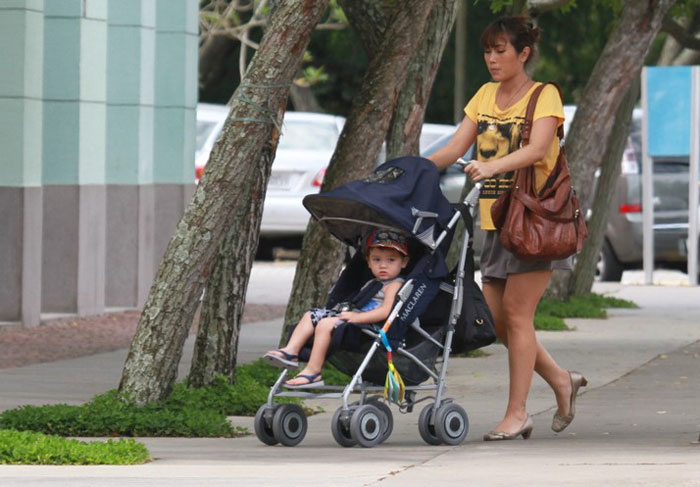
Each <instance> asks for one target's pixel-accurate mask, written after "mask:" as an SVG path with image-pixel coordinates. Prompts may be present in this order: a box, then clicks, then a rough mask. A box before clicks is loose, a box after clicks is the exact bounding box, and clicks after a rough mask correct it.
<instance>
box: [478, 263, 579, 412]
mask: <svg viewBox="0 0 700 487" xmlns="http://www.w3.org/2000/svg"><path fill="white" fill-rule="evenodd" d="M515 275H517V274H512V276H515ZM526 275H527V274H526ZM545 288H546V284H545ZM505 289H506V280H505V279H492V280H490V281H488V282H484V283H483V291H484V298H485V299H486V303H487V304H488V306H489V309H490V310H491V314H492V316H493V319H494V324H495V326H496V335H498V338H499V340H501V342H502V343H503V345H505V346H506V347H508V332H507V326H506V322H505V317H504V311H503V294H504V292H505ZM542 292H544V291H542ZM537 302H539V299H538V300H537ZM536 307H537V304H535V308H536ZM532 319H533V320H534V312H533V314H532ZM533 328H534V325H533ZM535 340H536V346H537V355H536V359H535V372H537V373H538V374H539V375H540V376H541V377H542V378H543V379H544V380H545V382H547V384H549V386H550V387H551V388H552V390H553V391H554V395H555V398H556V401H557V412H558V413H559V414H560V415H562V416H564V415H567V414H569V407H570V399H571V380H570V378H569V372H568V371H567V370H565V369H563V368H561V367H560V366H559V365H558V364H557V363H556V362H555V361H554V359H553V358H552V356H551V355H550V354H549V352H547V350H546V349H545V348H544V347H543V346H542V344H541V343H540V342H539V341H537V338H536V337H535Z"/></svg>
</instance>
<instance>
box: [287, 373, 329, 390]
mask: <svg viewBox="0 0 700 487" xmlns="http://www.w3.org/2000/svg"><path fill="white" fill-rule="evenodd" d="M297 377H301V378H303V379H306V380H307V381H308V382H306V383H305V384H288V383H287V382H289V381H287V382H285V383H284V387H286V388H287V389H309V388H312V387H320V386H322V385H324V383H323V379H322V378H321V373H320V372H319V373H318V374H298V375H297V376H296V377H294V378H293V379H296V378H297ZM293 379H290V380H293ZM316 379H318V380H316Z"/></svg>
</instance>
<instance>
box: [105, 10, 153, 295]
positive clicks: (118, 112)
mask: <svg viewBox="0 0 700 487" xmlns="http://www.w3.org/2000/svg"><path fill="white" fill-rule="evenodd" d="M155 15H156V0H123V1H120V2H114V1H111V2H110V3H109V20H108V35H107V39H108V40H107V146H106V151H107V159H106V168H107V169H106V174H107V229H106V231H107V245H106V283H105V300H106V301H105V304H106V306H107V307H110V308H114V307H116V308H134V307H140V306H142V305H143V303H144V301H145V299H146V296H147V295H148V290H149V288H150V285H151V281H152V280H153V266H154V264H153V250H154V249H153V221H154V206H153V204H154V203H153V91H154V59H155Z"/></svg>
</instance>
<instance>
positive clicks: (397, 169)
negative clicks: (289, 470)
mask: <svg viewBox="0 0 700 487" xmlns="http://www.w3.org/2000/svg"><path fill="white" fill-rule="evenodd" d="M478 191H479V186H477V187H475V188H474V189H473V190H472V191H471V192H470V193H469V195H467V197H466V198H465V200H464V202H462V203H460V204H459V205H457V208H456V209H454V208H453V207H452V205H451V204H450V203H449V202H448V201H447V200H446V199H445V197H444V196H443V195H442V192H441V191H440V188H439V172H438V170H437V168H436V167H435V165H434V164H433V163H432V162H431V161H429V160H427V159H423V158H416V157H402V158H399V159H394V160H392V161H389V162H386V163H384V164H382V165H381V166H379V167H378V168H377V169H376V170H375V171H374V172H373V173H372V174H371V175H370V176H369V177H367V178H365V179H362V180H357V181H352V182H350V183H347V184H345V185H343V186H340V187H338V188H336V189H335V190H333V191H329V192H327V193H321V194H316V195H309V196H307V197H306V198H304V206H305V207H306V208H307V210H308V211H309V212H310V213H311V215H312V216H313V217H314V218H316V219H317V220H318V221H319V222H321V223H322V224H324V225H325V226H326V228H327V229H328V230H329V231H330V232H331V234H332V235H334V236H335V237H337V238H338V239H340V240H341V241H343V242H345V243H346V244H348V245H350V246H352V247H354V248H355V249H361V248H362V244H363V239H364V237H365V236H366V235H367V234H368V233H369V232H370V231H371V230H372V229H373V228H376V227H382V228H389V229H393V230H396V231H399V232H402V233H404V234H407V235H409V236H410V237H411V238H409V255H410V261H409V265H408V267H407V269H406V270H405V272H404V277H405V278H406V281H405V282H404V284H403V286H402V287H401V289H400V290H399V292H398V294H397V297H396V301H395V303H394V306H393V308H392V311H391V314H390V316H389V318H388V322H390V323H391V324H390V327H389V328H388V331H387V333H386V338H387V339H388V342H389V343H388V344H389V345H390V347H391V349H393V351H394V352H393V355H394V359H393V362H394V364H395V367H396V370H397V371H398V373H399V374H400V376H401V378H402V379H403V382H404V384H405V395H404V397H403V400H402V401H401V402H400V404H399V410H400V411H401V412H412V410H413V408H414V406H415V405H416V404H417V403H418V402H422V401H426V400H430V399H434V401H432V402H430V403H429V404H427V405H426V406H425V407H424V408H423V409H422V411H421V413H420V416H419V419H418V431H419V433H420V436H421V437H422V438H423V440H424V441H425V442H426V443H428V444H431V445H439V444H443V443H444V444H449V445H457V444H460V443H461V442H462V441H464V439H465V438H466V436H467V433H468V431H469V419H468V417H467V413H466V412H465V410H464V409H463V408H462V407H461V406H459V405H458V404H456V403H454V402H453V401H452V399H450V398H447V397H444V396H445V392H446V381H445V376H446V374H447V368H448V363H449V357H450V352H451V351H452V352H454V351H456V352H465V351H468V350H474V349H476V348H479V347H482V346H485V345H488V344H490V343H492V342H493V341H494V340H495V333H494V331H493V320H492V318H491V315H490V312H489V310H488V307H487V306H486V304H485V302H484V300H483V296H482V295H481V291H480V289H479V287H478V285H477V284H476V283H474V260H473V252H472V248H471V242H472V239H471V235H472V228H473V223H472V217H473V214H474V208H475V206H476V200H477V198H478ZM460 219H462V220H463V221H464V223H465V233H464V237H463V239H462V244H461V247H460V252H459V263H458V264H457V266H456V268H455V269H453V270H452V271H451V272H450V271H449V270H448V268H447V264H446V262H445V256H446V254H447V250H448V249H449V247H450V242H451V240H452V236H453V233H454V229H455V227H456V225H457V222H458V221H459V220H460ZM371 277H372V275H371V273H370V271H369V269H368V268H367V265H366V262H365V259H364V257H363V255H362V252H361V251H358V252H356V253H355V255H354V257H353V258H352V259H351V260H350V262H349V264H348V265H347V266H346V268H345V269H344V270H343V272H342V273H341V276H340V278H339V279H338V281H337V282H336V284H335V285H334V287H333V289H332V290H331V292H330V294H329V298H328V302H327V307H329V308H330V307H333V306H334V305H336V304H338V303H343V302H347V301H351V302H354V301H353V300H355V299H358V298H357V297H358V295H361V294H362V292H361V289H360V290H358V285H361V284H362V283H364V282H366V281H367V280H368V279H369V278H371ZM465 282H466V283H465ZM381 326H382V324H375V325H366V324H354V323H346V324H343V325H339V326H338V327H337V328H336V330H335V331H334V333H333V337H332V345H331V349H330V351H329V355H328V357H327V361H328V362H329V363H332V364H333V365H335V366H336V367H337V368H338V369H339V370H341V371H342V372H345V373H346V374H348V375H351V376H352V379H351V380H350V382H349V383H348V384H347V385H346V386H331V385H325V386H319V387H317V388H314V391H313V392H309V391H307V390H304V391H300V390H298V389H297V390H293V391H285V390H283V389H284V386H283V384H284V382H285V380H287V375H288V370H286V369H285V370H283V371H282V372H281V373H280V376H279V378H278V379H277V381H276V382H275V384H274V385H273V387H272V389H271V390H270V393H269V396H268V401H267V403H265V404H263V405H262V406H261V407H260V409H258V411H257V414H256V416H255V422H254V425H255V433H256V435H257V437H258V439H259V440H260V441H262V442H263V443H265V444H268V445H274V444H277V443H281V444H282V445H285V446H295V445H297V444H298V443H299V442H301V441H302V440H303V439H304V436H305V435H306V429H307V422H306V416H305V414H304V411H303V409H302V408H301V407H300V406H299V405H297V404H279V403H275V402H274V400H275V398H283V397H300V398H307V399H320V398H329V399H342V406H340V407H339V408H338V409H337V411H336V412H335V414H334V415H333V418H332V420H331V433H332V435H333V438H334V439H335V440H336V442H337V443H338V444H340V445H341V446H344V447H351V446H354V445H357V444H359V445H360V446H363V447H373V446H375V445H378V444H380V443H382V442H383V441H385V440H386V439H387V438H389V436H390V435H391V432H392V429H393V417H392V412H391V409H390V408H389V406H388V405H387V402H386V401H384V400H383V397H382V395H381V393H382V392H383V391H384V390H385V388H384V387H382V386H381V384H384V382H385V378H386V377H387V370H388V365H387V354H386V346H385V345H383V342H382V337H381V334H380V329H381ZM440 355H442V357H441V358H440ZM307 358H308V349H304V350H302V351H301V353H300V357H299V359H300V361H305V360H306V359H307ZM428 379H432V383H430V384H423V382H425V381H427V380H428ZM419 392H430V393H433V394H434V396H428V397H425V398H423V399H420V400H417V399H416V396H417V394H418V393H419ZM351 394H360V398H359V400H358V401H355V402H351V400H350V396H351Z"/></svg>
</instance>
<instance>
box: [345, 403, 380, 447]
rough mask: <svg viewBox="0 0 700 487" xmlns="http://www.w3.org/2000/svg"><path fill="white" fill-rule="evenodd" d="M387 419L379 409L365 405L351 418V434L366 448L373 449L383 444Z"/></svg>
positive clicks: (371, 405)
mask: <svg viewBox="0 0 700 487" xmlns="http://www.w3.org/2000/svg"><path fill="white" fill-rule="evenodd" d="M385 422H386V418H385V415H384V413H382V412H381V411H380V410H379V408H378V407H376V406H374V405H373V404H363V405H362V406H360V407H358V408H357V409H356V410H355V411H354V412H353V413H352V417H351V418H350V434H351V435H352V438H353V439H354V440H355V441H357V443H358V444H359V445H360V446H362V447H365V448H372V447H373V446H376V445H378V444H379V443H381V442H382V437H383V432H384V429H385Z"/></svg>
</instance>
